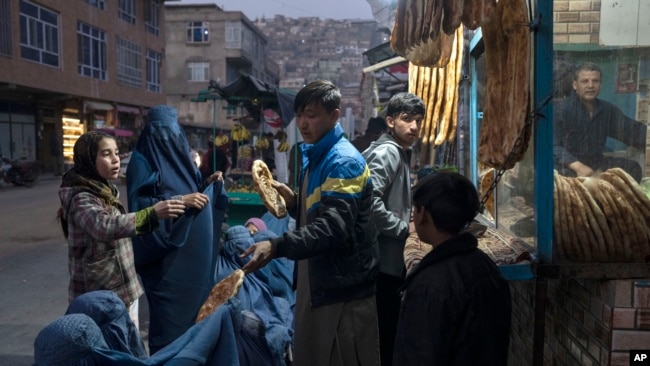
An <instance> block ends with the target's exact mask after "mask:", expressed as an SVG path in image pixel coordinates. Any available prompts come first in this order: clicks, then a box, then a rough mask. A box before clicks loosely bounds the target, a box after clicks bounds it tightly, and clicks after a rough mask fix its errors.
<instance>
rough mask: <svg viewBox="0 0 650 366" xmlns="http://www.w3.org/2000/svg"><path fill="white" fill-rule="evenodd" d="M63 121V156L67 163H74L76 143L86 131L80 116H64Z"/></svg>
mask: <svg viewBox="0 0 650 366" xmlns="http://www.w3.org/2000/svg"><path fill="white" fill-rule="evenodd" d="M61 122H62V128H63V158H64V159H65V162H66V164H72V162H73V159H74V152H73V149H74V144H75V142H77V139H79V137H80V136H81V135H83V134H84V133H85V132H86V131H85V128H84V125H83V123H81V122H80V120H79V118H75V117H63V118H62V119H61Z"/></svg>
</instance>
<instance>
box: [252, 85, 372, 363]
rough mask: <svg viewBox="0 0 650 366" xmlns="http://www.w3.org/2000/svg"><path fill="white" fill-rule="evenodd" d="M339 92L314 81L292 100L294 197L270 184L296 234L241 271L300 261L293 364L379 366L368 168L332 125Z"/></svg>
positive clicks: (267, 244) (261, 249)
mask: <svg viewBox="0 0 650 366" xmlns="http://www.w3.org/2000/svg"><path fill="white" fill-rule="evenodd" d="M340 100H341V94H340V92H339V90H338V89H337V88H336V86H334V84H332V83H331V82H329V81H321V80H319V81H314V82H312V83H310V84H308V85H307V86H305V87H304V88H303V89H301V90H300V92H298V94H297V95H296V99H295V102H294V110H295V112H296V126H297V127H298V129H299V130H300V134H301V135H302V138H303V141H304V143H303V144H302V145H301V147H300V149H301V151H302V169H301V173H300V184H299V192H298V193H295V194H294V192H293V191H292V190H291V189H290V188H289V187H288V186H286V185H285V184H282V183H278V182H276V183H274V187H275V188H276V189H278V191H279V192H280V194H281V195H282V196H283V197H284V199H285V201H286V203H287V208H288V209H289V211H290V212H291V214H292V216H295V217H296V222H297V225H296V227H297V228H296V229H295V230H291V231H287V232H285V233H284V234H283V235H282V236H280V237H278V238H273V239H271V240H269V241H262V242H259V243H256V244H255V245H254V246H252V247H250V248H249V249H248V250H247V251H246V252H244V253H243V254H242V256H247V255H250V254H252V258H251V260H250V262H248V264H246V265H245V266H244V267H243V270H244V271H245V272H246V273H249V272H252V271H255V270H257V269H258V268H261V267H263V266H264V265H266V264H267V263H268V262H269V261H270V260H271V259H272V258H276V257H288V258H290V259H294V260H297V261H298V262H297V266H296V267H297V271H296V275H297V281H296V282H295V286H296V287H297V289H296V307H295V335H294V340H295V341H294V365H296V366H302V365H316V366H319V365H324V366H326V365H377V364H378V363H379V339H378V330H377V313H376V304H375V291H376V287H375V282H376V280H377V274H378V271H379V249H378V246H377V234H376V232H375V228H374V225H373V224H372V222H371V218H372V182H371V180H370V170H369V169H368V166H367V165H366V162H365V160H364V159H363V157H362V156H361V154H360V153H359V152H358V151H357V150H356V148H355V147H354V146H352V144H351V143H350V142H349V141H348V140H347V139H346V138H344V137H343V129H342V127H341V125H340V124H339V123H338V122H337V121H338V119H339V116H340V113H341V112H340Z"/></svg>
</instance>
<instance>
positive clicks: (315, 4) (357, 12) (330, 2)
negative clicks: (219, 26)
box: [170, 0, 372, 20]
mask: <svg viewBox="0 0 650 366" xmlns="http://www.w3.org/2000/svg"><path fill="white" fill-rule="evenodd" d="M181 2H182V3H188V4H191V3H209V4H217V5H218V6H219V7H221V8H223V9H224V10H227V11H229V10H233V11H234V10H239V11H241V12H243V13H244V14H246V16H247V17H248V18H249V19H251V20H255V18H257V17H262V16H265V17H270V18H272V17H273V16H274V15H275V14H280V15H284V16H287V17H291V18H298V17H312V16H315V17H319V18H332V19H357V18H359V19H372V12H371V10H370V5H369V4H368V2H367V1H366V0H181ZM170 4H173V3H170Z"/></svg>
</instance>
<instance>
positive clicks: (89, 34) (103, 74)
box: [77, 22, 108, 81]
mask: <svg viewBox="0 0 650 366" xmlns="http://www.w3.org/2000/svg"><path fill="white" fill-rule="evenodd" d="M86 42H88V44H84V43H86ZM84 47H88V51H87V52H85V49H84ZM106 52H107V47H106V32H104V31H102V30H101V29H99V28H95V27H93V26H91V25H90V24H86V23H83V22H77V73H78V74H79V75H81V76H87V77H91V78H94V79H99V80H104V81H105V80H108V72H107V67H106V65H107V57H106V56H107V55H106Z"/></svg>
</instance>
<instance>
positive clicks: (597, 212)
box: [553, 168, 650, 263]
mask: <svg viewBox="0 0 650 366" xmlns="http://www.w3.org/2000/svg"><path fill="white" fill-rule="evenodd" d="M554 183H555V184H554V190H553V199H554V201H555V202H554V210H553V222H554V228H555V230H554V237H555V243H556V245H555V247H556V254H557V255H558V256H559V258H561V259H565V260H570V261H573V262H583V263H591V262H601V263H604V262H610V263H611V262H645V261H646V259H647V258H648V257H650V199H649V198H648V196H646V195H645V193H643V191H642V190H641V188H640V187H639V185H638V184H637V182H636V181H635V180H634V178H632V177H631V176H630V175H629V174H627V173H626V172H625V171H624V170H622V169H620V168H612V169H609V170H607V171H605V172H603V173H601V174H600V175H599V176H594V177H588V178H585V177H578V178H570V177H564V176H561V175H559V174H558V173H557V171H555V173H554Z"/></svg>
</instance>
